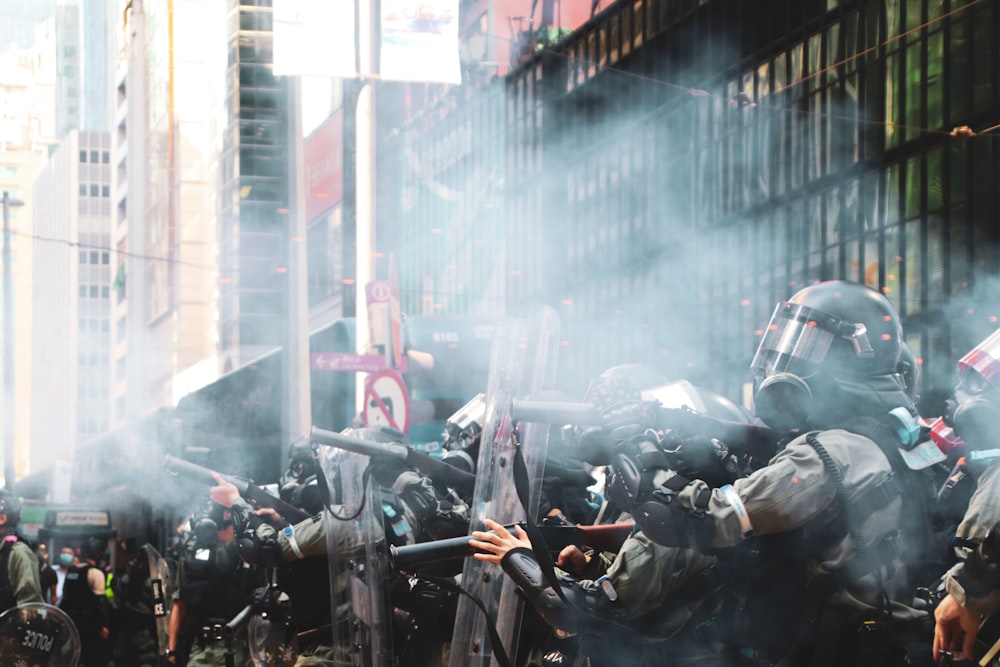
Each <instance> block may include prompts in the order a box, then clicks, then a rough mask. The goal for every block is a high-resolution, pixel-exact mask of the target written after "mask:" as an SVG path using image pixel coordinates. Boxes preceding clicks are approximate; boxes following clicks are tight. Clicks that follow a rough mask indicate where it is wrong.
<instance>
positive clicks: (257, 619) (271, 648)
mask: <svg viewBox="0 0 1000 667" xmlns="http://www.w3.org/2000/svg"><path fill="white" fill-rule="evenodd" d="M247 642H248V643H249V645H250V658H251V659H252V660H253V664H254V667H294V665H295V662H296V661H297V660H298V657H299V655H298V647H297V644H298V642H297V641H296V640H295V637H294V636H293V635H292V630H291V629H290V628H289V625H288V623H287V622H286V619H283V618H279V617H275V616H273V615H263V614H254V615H253V616H252V617H251V618H250V621H249V623H248V625H247Z"/></svg>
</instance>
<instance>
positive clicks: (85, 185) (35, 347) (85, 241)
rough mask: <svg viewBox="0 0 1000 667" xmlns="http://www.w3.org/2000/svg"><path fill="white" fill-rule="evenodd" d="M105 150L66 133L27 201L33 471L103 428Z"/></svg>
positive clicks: (93, 139) (106, 400)
mask: <svg viewBox="0 0 1000 667" xmlns="http://www.w3.org/2000/svg"><path fill="white" fill-rule="evenodd" d="M110 149H111V140H110V137H109V136H108V135H107V134H106V133H89V132H78V131H75V130H74V131H72V132H70V133H68V134H66V135H65V136H64V137H63V141H62V143H61V144H60V145H59V146H58V148H57V149H56V150H55V151H54V152H53V154H52V155H51V156H50V158H49V160H48V163H47V164H46V165H45V167H44V169H43V170H42V173H41V174H40V175H39V176H38V179H37V180H36V181H35V187H34V190H33V193H32V199H33V200H34V202H35V209H34V239H35V240H34V246H35V262H34V272H35V276H36V280H35V281H34V289H33V294H32V303H33V315H32V320H31V322H32V325H31V331H32V334H33V336H32V338H33V344H32V354H31V359H32V377H33V382H32V387H31V406H32V410H31V441H32V454H33V457H32V458H33V460H32V466H31V467H32V469H41V468H45V467H48V466H51V465H53V464H54V463H55V462H56V461H58V460H71V458H72V453H73V448H74V446H75V444H76V443H77V442H79V441H81V440H86V439H87V438H90V437H93V436H94V435H96V434H98V433H101V432H103V431H105V430H107V428H108V419H109V416H110V414H111V411H110V392H109V380H110V378H109V372H108V369H109V367H110V364H109V356H110V355H109V351H110V349H111V348H110V340H111V338H110V337H111V334H110V331H111V329H110V320H109V317H110V303H111V282H112V278H113V274H112V272H111V252H110V250H109V248H110V241H111V239H110V233H109V230H110V228H111V226H110V216H111V159H110ZM42 277H44V279H42ZM43 443H44V446H42V444H43Z"/></svg>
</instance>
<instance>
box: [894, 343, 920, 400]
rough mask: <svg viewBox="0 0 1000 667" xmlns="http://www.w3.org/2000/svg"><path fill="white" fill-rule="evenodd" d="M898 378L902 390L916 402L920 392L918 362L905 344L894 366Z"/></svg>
mask: <svg viewBox="0 0 1000 667" xmlns="http://www.w3.org/2000/svg"><path fill="white" fill-rule="evenodd" d="M896 368H897V370H898V372H899V377H900V379H901V380H902V381H903V388H904V389H905V390H906V393H907V394H909V396H910V398H912V399H913V401H914V402H916V400H917V398H918V395H917V392H918V391H919V390H920V360H919V359H917V355H916V354H914V353H913V350H912V349H911V348H910V346H909V345H907V344H906V343H905V342H904V343H903V344H902V346H901V347H900V350H899V362H898V363H897V364H896Z"/></svg>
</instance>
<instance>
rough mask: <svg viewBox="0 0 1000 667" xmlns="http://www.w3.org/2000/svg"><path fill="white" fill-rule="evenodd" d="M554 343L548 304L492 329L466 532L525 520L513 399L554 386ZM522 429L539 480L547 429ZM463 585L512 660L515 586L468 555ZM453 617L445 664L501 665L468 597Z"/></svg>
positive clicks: (555, 321)
mask: <svg viewBox="0 0 1000 667" xmlns="http://www.w3.org/2000/svg"><path fill="white" fill-rule="evenodd" d="M558 349H559V318H558V315H556V313H555V311H553V310H551V309H545V310H543V311H542V312H541V313H540V314H538V315H536V316H534V317H531V318H525V319H521V320H510V321H506V322H504V323H502V324H501V325H500V326H499V327H498V329H497V333H496V337H495V338H494V344H493V351H492V355H491V359H490V375H489V380H488V383H487V391H486V422H485V425H484V427H483V432H482V436H481V440H480V448H479V461H478V463H477V466H476V470H477V471H478V472H477V475H478V478H477V480H476V487H475V492H474V494H473V504H472V516H471V522H470V524H471V528H470V529H471V530H484V529H485V528H484V519H493V520H495V521H499V522H500V523H503V524H508V525H509V524H511V523H515V522H518V521H523V520H524V519H525V510H524V508H523V507H522V505H521V502H520V501H519V499H518V497H517V492H516V490H515V487H514V479H513V476H512V471H513V468H514V465H513V463H514V461H513V458H514V449H515V444H514V439H513V437H512V436H513V431H512V423H511V415H510V409H511V401H512V399H514V398H521V399H523V398H530V397H534V396H538V395H539V394H540V393H541V392H543V391H547V390H551V389H552V388H553V387H554V385H555V379H556V364H557V353H558ZM519 429H520V431H519V436H520V439H521V442H522V443H523V444H524V446H523V447H522V451H523V454H524V459H525V463H526V465H527V468H528V479H529V480H539V479H541V478H542V472H543V470H544V466H545V456H546V451H547V448H548V433H549V427H548V426H545V425H540V424H521V425H520V426H519ZM531 487H532V488H531V491H530V495H529V502H528V508H527V509H528V511H530V512H532V514H534V513H535V512H536V511H537V508H538V503H539V498H540V490H541V485H540V484H532V485H531ZM462 588H464V589H465V590H466V591H467V592H469V593H470V594H471V595H473V596H475V597H477V598H479V600H481V601H482V603H483V604H484V605H485V607H486V610H487V612H488V616H489V618H491V619H493V621H494V622H495V624H496V629H497V632H498V634H499V637H500V640H501V642H502V644H503V648H504V649H505V650H506V652H507V654H508V655H509V656H511V657H512V658H513V656H514V655H515V654H516V652H517V642H518V639H519V636H518V635H519V630H520V617H521V606H520V605H521V598H520V597H519V596H518V595H517V587H516V586H515V585H514V584H513V583H512V582H511V580H510V578H509V577H506V576H504V573H503V570H501V569H500V568H499V567H498V566H496V565H492V564H489V563H485V562H482V561H478V560H475V559H474V558H467V559H466V560H465V567H464V569H463V571H462ZM456 619H457V620H456V622H455V632H454V635H453V636H452V642H451V657H450V663H449V664H450V667H470V666H473V665H482V666H486V665H494V664H498V663H497V662H496V659H495V657H494V654H493V646H492V644H491V640H490V635H489V633H488V630H487V627H486V623H487V622H488V620H487V618H486V617H485V616H484V615H483V614H482V613H481V612H480V610H479V609H477V607H476V606H475V604H474V602H473V601H472V600H470V599H469V598H468V597H467V596H462V598H461V599H460V600H459V603H458V613H457V616H456Z"/></svg>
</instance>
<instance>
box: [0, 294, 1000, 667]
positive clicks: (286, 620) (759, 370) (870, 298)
mask: <svg viewBox="0 0 1000 667" xmlns="http://www.w3.org/2000/svg"><path fill="white" fill-rule="evenodd" d="M956 370H957V378H958V382H957V385H956V387H955V391H954V395H953V396H952V397H951V400H950V401H949V402H948V408H947V410H946V411H945V412H946V414H942V415H921V414H919V412H918V410H917V398H918V395H917V392H918V391H919V389H918V388H919V363H918V361H917V359H916V357H915V355H913V353H912V351H911V350H910V349H909V348H908V347H907V346H906V343H905V339H904V336H903V330H902V326H901V323H900V318H899V315H898V313H897V312H896V311H895V309H894V308H893V307H892V305H891V303H890V302H889V301H888V300H887V299H886V298H885V297H884V295H882V294H881V293H880V292H878V291H876V290H874V289H871V288H869V287H866V286H864V285H860V284H856V283H851V282H845V281H828V282H822V283H817V284H814V285H810V286H808V287H806V288H804V289H802V290H800V291H799V292H797V293H796V294H794V295H793V296H792V297H790V298H789V299H788V300H787V301H783V302H781V303H779V304H778V305H777V306H776V308H775V310H774V313H773V315H772V317H771V320H770V322H768V323H767V326H766V328H765V329H764V335H763V336H762V339H761V341H760V344H759V346H758V349H757V352H756V355H755V356H754V358H753V361H752V363H751V365H750V371H751V373H752V375H753V380H754V408H753V412H752V413H751V412H750V411H748V410H747V409H745V408H743V407H742V406H739V405H737V404H736V403H735V402H733V401H730V400H729V399H727V398H725V397H723V396H720V395H719V394H717V393H715V392H712V391H709V390H708V389H705V388H701V387H695V386H693V385H691V384H690V383H688V382H686V381H684V380H683V379H668V378H662V377H660V376H658V375H657V374H656V373H655V372H650V371H649V370H648V369H643V368H641V367H637V366H633V365H624V366H619V367H615V368H613V369H609V371H608V372H606V373H604V374H602V375H601V376H600V377H599V378H597V379H596V380H595V382H594V383H593V385H592V386H591V387H590V388H589V389H588V390H587V392H586V393H585V394H582V395H581V397H580V399H579V402H578V405H579V406H584V407H586V408H588V409H590V410H591V413H592V414H593V415H595V416H596V417H595V418H592V419H589V420H587V423H585V424H584V423H579V424H574V423H572V420H571V419H570V418H569V417H565V414H571V416H572V415H578V414H582V412H580V411H578V412H575V413H565V412H560V410H559V407H560V406H565V405H566V403H565V402H563V403H553V404H552V405H553V406H554V407H553V410H552V416H551V419H550V420H549V423H550V425H551V427H550V428H549V429H548V430H546V431H544V433H545V437H546V438H548V439H549V442H548V447H547V455H546V460H545V465H544V471H545V472H544V474H543V475H542V476H541V478H540V479H533V480H531V479H529V480H527V482H528V485H529V487H530V488H531V489H534V491H535V492H536V494H537V496H540V497H541V501H540V502H539V503H538V508H537V510H535V511H531V512H529V511H527V510H525V511H524V520H523V521H522V522H520V523H518V524H517V525H511V524H509V523H506V524H505V523H504V521H506V520H507V518H508V517H491V516H489V515H485V516H484V515H483V511H486V512H488V511H490V510H489V505H490V503H482V502H481V501H482V499H481V498H479V501H480V502H478V503H476V502H474V494H473V493H472V492H471V490H470V489H471V488H472V487H470V486H466V485H464V484H458V483H457V482H456V480H458V481H461V480H463V479H472V476H473V475H475V471H476V464H477V461H478V460H479V458H480V457H479V453H480V452H479V449H480V446H481V444H482V443H481V442H480V438H481V437H483V438H485V437H494V436H495V435H496V434H493V433H487V434H485V435H484V432H483V427H484V424H485V422H486V418H487V417H486V414H487V412H488V410H487V408H486V406H485V402H484V401H483V400H482V396H480V397H477V399H476V400H475V401H473V402H470V406H472V405H476V406H478V408H479V412H478V413H477V414H475V415H473V418H470V415H469V412H470V408H469V406H466V407H465V408H463V411H461V414H460V415H456V418H453V419H452V420H451V421H450V423H449V430H448V431H447V433H446V438H445V440H446V442H445V446H446V448H447V449H448V452H447V455H446V456H445V457H444V460H445V461H446V462H448V463H451V464H453V465H455V466H456V469H458V470H460V471H461V473H460V475H465V476H468V477H467V478H466V477H461V476H455V475H459V473H455V475H451V476H449V477H448V479H447V480H446V479H442V478H441V476H440V475H439V474H437V473H436V472H435V471H436V470H437V469H436V468H434V467H433V466H428V467H424V466H421V465H420V459H419V458H418V457H412V456H411V457H403V458H400V457H398V456H395V455H393V454H392V452H394V451H396V450H393V449H392V448H393V447H397V446H399V445H403V446H405V445H406V444H407V443H406V439H405V436H403V434H401V433H399V432H396V431H394V430H392V429H389V428H385V427H378V426H362V427H357V428H353V429H349V430H348V431H345V432H344V434H345V435H346V436H348V438H347V439H348V440H350V441H351V442H358V441H366V442H369V443H372V444H371V447H372V450H371V453H370V455H369V456H368V457H367V459H366V464H365V468H364V471H363V473H361V474H360V475H355V474H354V473H353V472H351V473H346V472H344V471H346V470H347V468H340V467H339V465H340V463H339V462H340V461H341V460H346V459H340V458H338V454H337V453H335V452H334V453H331V450H332V449H333V448H331V447H324V446H320V445H319V444H317V443H316V442H311V441H308V440H303V441H299V442H296V443H293V444H292V445H291V448H290V450H289V452H288V457H287V459H288V462H289V463H288V468H287V470H286V471H285V473H284V474H283V475H282V477H281V480H280V484H279V488H280V490H279V494H278V495H279V496H280V499H281V500H283V501H284V502H285V503H287V504H289V505H291V506H294V507H295V508H297V509H298V510H300V511H301V514H296V515H294V516H283V515H282V514H281V513H280V512H278V511H276V510H275V509H274V508H264V507H260V506H259V505H256V506H255V505H254V504H253V503H251V502H250V501H249V500H248V499H247V498H244V497H242V496H241V494H240V490H239V489H238V488H237V487H236V486H235V485H234V484H233V483H231V481H227V479H226V478H225V477H223V476H221V475H218V474H213V475H214V478H215V480H216V484H215V485H214V486H212V487H211V488H208V489H206V491H205V496H204V498H203V502H201V503H200V504H199V505H198V507H197V509H196V510H195V511H194V512H193V513H192V515H191V516H190V518H189V520H188V522H187V523H186V530H185V532H184V537H183V540H182V541H181V546H180V548H178V549H177V552H176V554H175V557H174V559H173V562H172V563H171V564H170V565H171V567H170V568H169V569H170V570H171V571H172V572H174V573H175V575H174V577H173V586H172V590H171V591H170V599H169V600H167V601H166V604H165V607H164V608H163V610H162V613H161V614H159V616H160V617H161V618H159V619H158V617H157V616H158V615H157V614H154V611H153V610H154V607H155V601H154V600H153V596H152V595H151V593H150V585H149V574H148V573H149V564H148V562H143V563H142V564H141V566H137V567H135V568H134V569H130V570H129V571H128V572H127V573H126V574H127V575H131V579H130V578H129V576H121V577H119V578H118V580H117V581H112V582H111V583H110V584H109V583H108V578H107V575H106V573H105V572H104V570H102V563H101V558H102V553H101V549H98V546H99V545H96V544H82V545H77V548H76V550H75V551H74V550H73V549H71V548H68V547H67V548H66V549H63V550H60V554H59V563H58V564H56V565H52V566H51V567H49V566H48V564H47V563H46V562H45V561H47V557H46V556H45V555H44V554H33V553H32V552H31V550H30V548H28V547H27V546H26V545H25V544H24V543H23V541H22V540H20V539H18V538H17V536H16V535H17V534H16V530H15V528H16V523H17V512H16V511H15V510H13V509H12V508H14V507H15V506H16V500H15V499H13V498H10V497H8V496H4V495H3V493H2V492H0V503H2V506H0V529H2V530H3V531H4V535H5V536H6V537H5V543H4V548H3V550H2V551H0V572H2V576H5V577H6V578H7V579H6V582H0V584H3V585H0V604H2V605H3V607H4V608H10V607H13V606H15V605H21V604H26V603H31V602H40V601H45V602H48V603H50V604H53V605H58V606H59V607H60V608H61V609H63V610H65V611H66V613H67V614H68V615H69V616H70V617H71V618H72V619H73V621H74V623H75V624H76V626H77V628H78V630H79V633H80V639H81V644H82V647H83V650H82V653H81V663H80V664H82V665H84V666H85V667H93V666H97V667H107V666H108V665H109V664H114V665H118V664H121V665H129V666H133V665H135V666H140V665H156V664H162V661H165V662H167V663H168V664H171V665H192V666H195V665H199V666H200V665H236V666H239V665H249V664H256V665H275V666H278V665H287V666H288V667H292V666H293V665H294V666H295V667H307V666H313V665H340V664H356V665H379V664H383V665H394V666H400V667H402V666H404V665H405V666H409V665H416V666H431V665H434V666H438V665H441V666H443V665H448V664H449V663H450V664H452V665H455V664H458V663H460V660H461V657H460V655H459V654H458V653H453V651H452V650H451V646H450V641H451V639H452V632H453V629H454V628H455V627H456V620H460V619H458V618H457V616H458V612H457V610H458V609H459V604H458V601H459V597H460V595H461V591H462V587H463V577H462V570H463V565H464V564H465V559H466V558H468V557H470V556H471V558H473V559H475V560H476V561H479V562H484V563H487V564H492V565H495V566H496V567H497V569H496V573H497V574H498V575H499V574H500V573H501V572H502V573H503V574H504V576H506V577H508V578H509V579H510V580H511V581H512V583H513V584H514V585H515V586H516V588H517V589H518V591H519V593H520V597H521V599H523V600H524V601H525V602H526V604H525V606H524V608H523V610H522V611H521V613H520V617H519V628H520V631H519V632H517V633H515V635H514V636H515V637H516V638H517V642H516V646H499V645H497V644H498V642H499V638H500V637H501V635H500V634H497V633H496V632H495V629H492V630H491V633H490V638H489V639H487V638H485V637H484V638H483V646H484V647H485V646H488V647H489V650H490V651H492V654H493V655H492V658H491V657H489V656H487V657H485V658H484V660H486V661H487V662H484V663H482V664H487V663H488V662H489V661H492V662H493V664H498V665H501V666H507V665H510V666H512V667H513V666H516V667H522V666H529V665H530V666H531V667H535V666H538V667H548V666H554V665H581V666H582V665H588V666H589V667H618V666H621V665H649V666H653V665H689V664H690V665H694V664H698V665H719V666H723V665H725V666H730V665H732V666H736V665H760V666H763V665H770V666H774V665H781V666H783V667H784V666H788V667H796V666H802V667H807V666H815V667H822V666H824V665H861V666H870V667H877V666H886V667H895V666H896V665H900V666H901V665H933V664H949V663H951V662H960V661H961V660H966V659H967V660H975V661H980V660H982V662H981V664H983V665H986V664H989V662H990V661H991V660H995V659H996V653H997V652H998V651H997V649H998V648H1000V633H998V632H997V629H996V628H995V627H993V626H994V624H991V617H992V615H993V614H994V613H995V612H996V610H997V608H998V607H1000V551H998V550H1000V500H998V499H1000V489H998V488H997V485H998V484H1000V462H998V461H1000V456H998V454H1000V448H998V447H997V444H998V443H997V442H996V439H997V436H996V431H995V428H996V425H997V424H998V423H1000V331H997V332H995V333H993V334H992V335H990V336H989V337H987V338H986V339H985V340H984V341H982V342H981V343H980V344H979V345H977V346H976V347H975V348H973V349H972V350H969V351H967V352H966V353H965V354H963V355H962V356H961V357H960V358H959V359H958V360H957V367H956ZM664 387H669V388H670V391H664V389H663V388H664ZM545 405H546V404H545V403H544V402H538V403H537V404H536V407H538V406H541V408H544V407H545ZM493 407H494V408H495V407H497V406H493ZM501 407H502V406H501ZM473 412H474V411H473ZM459 417H460V418H459ZM530 419H531V420H534V421H536V422H537V421H539V420H541V419H542V417H539V414H538V412H537V411H536V413H533V414H532V416H531V418H530ZM567 420H569V421H568V422H567ZM561 422H567V423H561ZM512 432H513V433H515V434H516V432H517V417H516V415H515V416H514V417H513V418H512V428H507V429H506V430H503V433H504V437H510V434H511V433H512ZM537 432H539V431H536V433H537ZM497 437H499V436H497ZM531 444H532V443H531V442H524V443H520V446H521V447H522V448H528V447H530V446H531ZM351 456H355V457H356V456H357V454H356V453H355V454H351ZM495 473H496V471H491V472H490V474H495ZM515 477H516V473H515ZM480 478H482V475H480ZM511 483H514V482H511ZM359 485H360V487H361V488H363V489H364V490H365V491H366V492H367V493H369V496H368V498H369V506H368V511H369V512H374V515H375V516H376V517H377V526H376V528H375V529H374V530H373V529H371V527H367V528H366V527H364V526H363V524H362V521H361V519H360V518H359V517H360V516H361V512H362V507H359V506H357V505H356V504H354V503H353V501H349V500H348V496H349V495H350V494H349V493H348V492H347V491H346V489H349V488H355V487H358V486H359ZM482 505H485V506H486V508H485V510H484V509H483V507H481V506H482ZM362 506H363V503H362ZM474 510H478V513H477V511H474ZM302 516H306V517H308V518H305V519H302ZM494 518H497V519H503V520H504V521H495V520H494ZM604 524H608V525H625V530H624V531H623V532H622V535H623V536H624V537H623V539H621V540H617V541H615V542H614V543H613V544H610V543H609V542H608V541H607V540H606V539H605V540H603V541H599V540H596V539H594V540H590V539H589V538H588V537H587V535H594V534H596V533H592V532H591V533H588V532H587V531H579V535H582V537H579V539H575V540H573V541H572V543H567V544H560V545H557V546H555V547H554V546H553V545H552V544H548V543H546V537H545V536H546V535H547V534H549V533H546V532H544V530H543V529H544V528H546V527H551V526H576V527H580V526H583V527H588V528H590V527H594V526H601V525H604ZM605 535H607V533H605ZM456 540H457V542H456ZM435 543H440V545H441V546H440V547H438V546H435ZM456 544H457V545H458V546H457V547H455V546H454V545H456ZM414 545H418V546H421V547H422V549H421V550H419V551H417V550H414V549H412V547H413V546H414ZM100 546H101V548H102V549H103V545H100ZM423 547H428V548H423ZM407 549H410V551H407ZM373 553H375V554H381V555H383V556H385V555H386V554H389V553H392V554H396V555H399V554H404V553H409V554H417V555H415V556H414V555H411V556H407V557H406V558H399V559H398V560H393V558H385V559H380V558H378V557H376V556H373V555H372V554H373ZM142 556H148V554H146V552H144V551H142V550H141V549H140V550H136V552H135V557H136V559H137V562H138V559H139V558H141V557H142ZM39 563H42V566H41V567H39ZM400 563H402V564H400ZM466 583H467V582H466ZM372 589H375V590H377V591H381V592H382V593H384V595H381V596H380V597H379V596H376V597H371V590H372ZM109 590H110V591H111V592H113V593H114V595H113V596H111V597H109V595H108V591H109ZM376 598H377V599H381V600H384V601H385V608H384V609H380V608H379V607H378V605H377V604H373V603H372V600H375V599H376ZM481 602H483V603H484V604H483V609H485V610H487V612H488V611H489V609H490V608H491V606H490V601H488V600H486V601H481ZM493 602H495V601H493ZM133 608H134V613H131V614H125V613H124V611H123V610H126V609H133ZM379 615H381V617H379ZM126 617H127V618H128V621H127V624H128V625H127V627H128V629H127V631H124V632H123V631H116V627H122V628H124V627H126V626H125V625H122V624H123V623H126V621H124V620H123V619H125V618H126ZM158 620H159V621H160V623H161V625H159V626H157V621H158ZM140 630H141V632H140ZM125 635H133V636H136V637H141V639H137V640H135V641H132V642H130V643H129V642H125V641H123V640H121V637H122V636H125ZM508 636H509V635H508ZM116 638H118V641H117V642H116V641H115V639H116ZM994 642H996V643H995V644H994ZM158 661H161V662H159V663H158ZM477 664H479V663H477Z"/></svg>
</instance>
